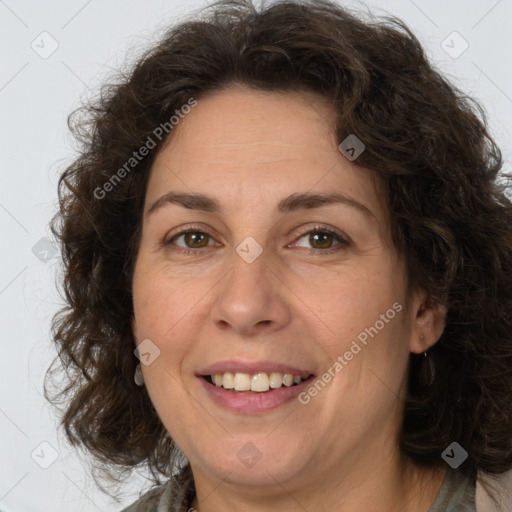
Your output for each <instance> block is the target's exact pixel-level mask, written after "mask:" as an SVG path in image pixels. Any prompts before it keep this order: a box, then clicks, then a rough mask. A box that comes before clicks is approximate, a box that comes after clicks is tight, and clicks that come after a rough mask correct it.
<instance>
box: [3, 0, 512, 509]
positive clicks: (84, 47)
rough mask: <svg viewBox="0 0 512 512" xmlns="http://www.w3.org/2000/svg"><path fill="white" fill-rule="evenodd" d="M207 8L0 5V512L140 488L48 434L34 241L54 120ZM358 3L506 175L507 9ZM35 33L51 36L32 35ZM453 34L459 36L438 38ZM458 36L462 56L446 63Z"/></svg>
mask: <svg viewBox="0 0 512 512" xmlns="http://www.w3.org/2000/svg"><path fill="white" fill-rule="evenodd" d="M208 3H211V2H206V1H197V0H196V1H187V2H185V1H176V0H167V1H165V0H145V1H144V2H142V1H139V2H136V1H134V0H129V1H126V0H124V1H121V0H108V1H105V0H104V1H100V0H89V1H87V0H68V1H67V2H58V1H56V0H46V1H36V0H31V1H29V0H26V1H23V0H6V1H1V0H0V41H1V43H0V51H1V60H0V62H1V66H0V115H1V117H0V119H1V137H0V152H1V153H0V173H1V187H0V226H1V228H0V229H1V231H0V232H1V265H0V315H1V316H0V319H1V325H0V329H1V331H0V332H1V333H2V345H1V346H2V357H1V358H0V375H1V376H2V386H1V388H0V432H1V436H0V450H1V451H0V461H1V463H0V511H1V512H29V511H30V512H48V511H50V510H51V511H52V512H64V511H68V510H70V509H72V510H74V511H76V512H79V511H105V512H107V511H118V510H121V508H122V507H123V506H124V505H126V504H128V503H130V502H132V501H133V500H134V499H135V498H136V496H137V493H138V491H139V490H141V489H143V488H146V487H148V483H147V481H146V480H145V479H144V475H143V474H142V473H141V474H140V475H139V474H136V475H135V476H134V478H133V479H132V480H131V482H129V484H128V486H127V487H126V493H125V496H124V499H123V501H122V503H121V504H115V503H114V502H113V501H112V500H111V499H109V498H107V497H106V496H105V495H104V494H103V493H101V492H100V491H99V490H98V489H97V487H96V486H95V484H94V481H93V480H92V478H91V477H90V476H89V475H88V474H87V465H86V464H85V462H83V461H84V456H83V454H79V453H76V452H75V451H74V450H71V449H70V447H69V446H68V444H67V443H66V441H65V440H64V438H63V436H62V434H61V433H60V432H57V429H56V420H55V417H54V416H53V415H52V412H51V410H50V408H49V406H48V405H47V404H46V402H45V401H44V399H43V395H42V379H43V375H44V371H45V370H46V368H47V367H48V365H49V363H50V362H51V360H52V358H53V357H54V355H55V352H54V349H53V347H52V345H51V342H50V339H49V325H50V319H51V317H52V315H53V314H54V312H55V311H56V310H57V308H58V305H59V303H60V299H59V296H58V294H57V292H56V288H55V285H54V282H55V277H56V274H57V271H58V268H59V261H58V255H57V254H55V255H53V247H52V245H51V244H48V242H44V241H43V242H40V240H41V239H42V238H44V237H49V236H50V234H49V230H48V221H49V220H50V218H51V216H52V214H53V213H54V211H55V208H56V183H57V178H58V175H59V173H60V172H61V171H62V170H63V169H64V168H65V165H66V164H67V163H69V162H70V161H71V159H72V157H73V150H72V141H71V139H70V137H69V135H68V132H67V126H66V117H67V115H68V114H69V113H70V112H71V111H72V110H73V109H74V108H75V107H77V106H78V102H79V101H80V99H81V98H86V97H87V96H88V95H90V94H92V93H93V92H94V91H95V90H97V87H98V85H99V84H100V83H101V82H102V80H103V79H104V78H105V77H107V76H108V75H109V73H110V72H111V71H112V70H113V69H117V68H118V67H119V66H120V65H123V63H124V62H125V58H126V57H127V56H128V57H129V62H130V61H133V59H134V58H135V57H136V56H137V55H138V54H139V53H140V51H141V50H143V49H144V48H146V47H147V46H148V45H150V44H151V43H152V42H153V41H154V40H155V38H157V37H158V36H159V35H161V34H162V31H163V30H164V29H165V27H166V26H167V24H172V23H174V22H175V21H176V20H178V19H181V18H182V17H183V16H184V15H187V14H190V12H191V11H193V10H195V9H197V8H199V7H202V6H206V5H207V4H208ZM255 3H256V4H257V5H259V2H255ZM340 3H342V4H343V5H347V6H356V7H357V6H361V4H360V3H356V2H352V1H346V2H345V1H341V0H340ZM366 5H368V6H369V7H371V8H374V7H378V9H377V10H376V11H375V12H377V13H378V12H379V11H380V12H381V13H384V11H388V12H389V13H391V14H394V15H396V16H398V17H401V18H402V19H404V20H405V21H406V22H407V23H408V24H409V26H410V27H411V28H412V29H413V31H414V32H415V33H416V34H417V36H418V37H419V38H420V40H421V41H422V42H423V43H424V45H425V46H426V48H427V51H428V54H429V56H430V58H431V59H432V60H433V61H434V62H435V63H436V65H437V66H438V67H439V68H440V69H441V70H442V71H443V72H444V73H446V74H448V76H449V77H450V78H451V79H452V81H454V82H455V83H456V84H457V85H458V86H459V87H461V88H462V89H463V90H464V91H465V92H466V93H467V94H469V95H471V96H473V97H475V98H476V99H478V100H480V101H481V103H482V104H483V106H484V107H485V109H486V112H487V114H488V119H489V124H490V126H491V131H492V134H493V135H494V136H495V137H496V140H497V141H498V143H499V144H500V146H501V148H502V150H503V153H504V157H505V159H506V165H505V170H507V171H510V167H511V166H510V161H511V156H512V144H511V133H512V85H511V84H512V66H511V64H512V58H511V56H510V55H511V50H512V30H511V25H510V21H511V20H512V2H511V1H510V0H500V1H498V0H471V1H468V0H433V1H426V0H415V1H412V0H396V1H393V0H382V1H379V2H376V1H371V0H370V1H368V2H367V3H366ZM372 10H373V9H372ZM45 31H46V32H48V33H49V34H50V35H51V38H50V36H47V35H43V36H41V35H40V34H41V33H42V32H45ZM453 31H456V32H458V33H459V34H460V36H461V37H462V38H463V39H461V38H460V37H459V36H458V35H451V36H450V34H452V33H453ZM448 36H450V37H448ZM447 37H448V39H447ZM52 39H54V40H55V41H56V43H58V48H57V50H56V51H55V52H54V53H53V54H52V55H50V56H49V57H47V55H44V52H45V51H46V52H48V51H49V50H51V44H56V43H53V42H52ZM464 40H465V41H467V43H468V44H469V47H468V49H467V50H466V51H465V52H464V53H462V54H461V55H460V56H457V55H456V54H458V53H460V51H461V50H462V49H463V46H462V45H464V44H465V43H464ZM443 41H445V42H444V43H443ZM31 45H33V46H34V47H35V48H37V49H38V52H39V54H38V53H36V51H34V50H33V49H32V47H31ZM450 47H451V48H450ZM445 50H447V51H448V52H451V53H452V56H450V55H449V54H448V53H447V51H445ZM41 53H43V56H44V57H47V58H42V57H41V56H40V54H41ZM454 57H457V58H454ZM36 244H38V245H36ZM34 246H36V249H34V250H33V248H34ZM41 443H48V444H43V445H41ZM50 446H51V447H50ZM53 449H54V450H56V452H57V455H56V457H57V458H56V459H55V461H54V462H53V463H52V464H51V465H50V466H49V467H48V468H47V469H44V468H42V467H40V464H43V465H44V464H49V463H51V462H52V461H53V458H52V454H53V451H52V450H53ZM36 461H37V462H36Z"/></svg>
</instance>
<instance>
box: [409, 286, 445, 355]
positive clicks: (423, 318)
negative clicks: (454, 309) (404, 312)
mask: <svg viewBox="0 0 512 512" xmlns="http://www.w3.org/2000/svg"><path fill="white" fill-rule="evenodd" d="M411 306H412V308H413V310H412V311H411V314H412V316H413V317H414V320H413V326H412V332H411V339H410V342H409V348H410V351H411V352H414V353H416V354H421V353H422V352H426V351H427V350H428V349H429V348H430V347H432V346H433V345H435V344H436V343H437V341H438V340H439V338H440V337H441V335H442V334H443V331H444V328H445V326H446V314H447V309H446V307H445V306H443V305H441V304H439V303H438V302H435V301H434V300H432V299H431V298H430V297H429V296H428V295H427V294H426V292H425V291H423V290H419V291H417V292H415V293H414V297H413V300H412V301H411Z"/></svg>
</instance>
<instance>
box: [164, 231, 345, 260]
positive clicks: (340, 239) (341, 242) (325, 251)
mask: <svg viewBox="0 0 512 512" xmlns="http://www.w3.org/2000/svg"><path fill="white" fill-rule="evenodd" d="M187 233H200V234H203V235H206V236H208V237H210V238H211V239H213V237H212V236H211V235H210V234H209V233H207V232H205V231H202V230H201V229H198V228H194V227H189V228H187V229H184V230H183V231H180V232H178V233H175V234H174V235H173V236H172V237H171V238H166V239H164V241H163V242H162V245H163V246H169V245H171V244H172V243H173V242H172V241H173V240H174V239H176V238H178V237H180V236H182V235H186V234H187ZM317 233H322V234H329V235H332V236H334V237H335V238H336V239H337V241H338V242H339V243H338V244H336V245H334V246H333V247H329V248H327V249H310V252H312V253H315V254H317V253H322V254H332V253H334V252H338V251H340V250H342V249H343V248H345V249H346V248H347V247H349V246H350V245H351V244H350V242H349V241H348V240H347V239H345V238H343V237H342V236H341V234H339V233H338V232H336V231H334V230H333V229H330V228H326V227H324V226H315V227H313V228H312V229H309V230H308V231H305V232H304V233H301V234H300V235H299V237H298V238H296V239H295V240H300V239H301V238H302V237H304V236H305V235H312V234H317ZM203 249H208V247H199V248H197V249H185V248H183V247H179V248H178V249H175V248H173V251H176V252H179V253H181V254H185V255H192V254H197V253H198V252H201V251H202V250H203Z"/></svg>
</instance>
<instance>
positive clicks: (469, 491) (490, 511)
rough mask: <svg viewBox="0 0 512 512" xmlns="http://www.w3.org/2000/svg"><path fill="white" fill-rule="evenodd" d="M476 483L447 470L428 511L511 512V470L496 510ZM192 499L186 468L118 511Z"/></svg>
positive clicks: (171, 509) (169, 507)
mask: <svg viewBox="0 0 512 512" xmlns="http://www.w3.org/2000/svg"><path fill="white" fill-rule="evenodd" d="M484 478H485V479H488V478H487V477H484V476H483V475H479V476H478V478H477V481H476V482H475V481H474V480H471V479H470V478H469V477H466V476H464V475H462V474H461V473H460V472H458V471H456V470H453V469H451V468H448V470H447V472H446V475H445V478H444V480H443V483H442V485H441V488H440V489H439V492H438V494H437V497H436V499H435V501H434V503H433V504H432V506H431V507H430V509H429V510H428V512H512V470H510V471H508V472H507V473H503V474H502V475H500V476H499V477H498V479H497V481H496V482H497V483H496V493H497V495H498V498H499V499H500V506H498V507H496V506H495V505H494V504H493V502H492V501H491V500H490V499H489V497H488V495H487V494H486V491H485V489H484V488H483V487H482V485H481V481H482V480H483V479H484ZM194 497H195V488H194V479H193V476H192V471H191V470H190V466H186V467H185V468H184V469H183V470H182V472H181V473H180V474H179V475H177V476H176V477H173V478H172V479H170V480H169V481H168V482H167V483H166V484H164V485H161V486H158V487H155V488H154V489H152V490H151V491H149V492H147V493H146V494H144V495H143V496H142V497H141V498H140V499H139V500H137V501H136V502H134V503H132V504H131V505H130V506H129V507H127V508H125V509H123V510H122V511H121V512H195V509H193V508H192V501H193V499H194Z"/></svg>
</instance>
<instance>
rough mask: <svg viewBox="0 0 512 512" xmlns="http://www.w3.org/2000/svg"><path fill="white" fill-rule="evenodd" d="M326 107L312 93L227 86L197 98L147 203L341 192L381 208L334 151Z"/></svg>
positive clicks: (363, 177)
mask: <svg viewBox="0 0 512 512" xmlns="http://www.w3.org/2000/svg"><path fill="white" fill-rule="evenodd" d="M335 114H336V113H335V110H334V107H333V106H332V104H331V103H330V102H329V101H328V100H327V99H326V98H323V97H321V96H319V95H317V94H315V93H309V92H274V91H272V92H268V91H256V90H253V89H249V88H246V87H242V86H230V87H229V88H226V89H224V90H222V91H219V92H216V93H213V94H209V95H207V96H205V97H203V98H200V99H198V103H197V106H196V107H195V108H193V109H192V110H191V111H190V113H188V114H187V115H186V116H184V118H183V119H181V120H180V122H179V124H178V125H177V126H176V127H175V128H174V130H173V132H172V134H171V135H172V137H171V138H170V140H169V142H168V143H167V144H166V145H165V146H164V147H163V149H162V150H161V151H160V153H159V154H158V156H157V158H156V160H155V162H154V164H153V168H152V171H151V176H150V181H149V184H148V189H147V204H150V203H151V201H154V200H155V199H157V197H158V196H159V195H162V194H164V193H166V192H167V191H169V190H179V191H184V192H185V191H186V192H190V191H191V190H194V191H200V192H205V193H208V194H209V195H216V196H217V197H218V198H219V200H220V201H221V202H228V203H229V202H232V203H233V202H234V203H238V204H240V203H244V204H247V202H254V203H258V202H261V201H264V202H266V201H268V200H269V199H270V198H275V199H276V202H277V201H278V200H279V199H280V198H282V197H284V196H285V195H289V194H290V193H292V192H299V193H304V192H308V191H309V192H333V191H339V192H342V193H344V194H348V195H351V196H353V197H354V199H356V200H359V201H361V202H363V203H366V204H367V206H369V207H370V206H371V207H372V208H371V209H373V210H374V211H375V210H376V209H379V208H383V207H384V205H383V204H382V201H381V200H380V199H382V198H380V196H381V194H380V192H379V189H378V187H377V183H376V180H375V176H374V174H373V172H371V171H370V170H368V169H365V168H362V167H360V166H357V165H355V163H353V162H350V161H349V160H347V159H346V158H345V157H344V156H343V155H342V154H341V152H340V151H339V149H338V141H337V138H336V133H335V120H336V115H335Z"/></svg>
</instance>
